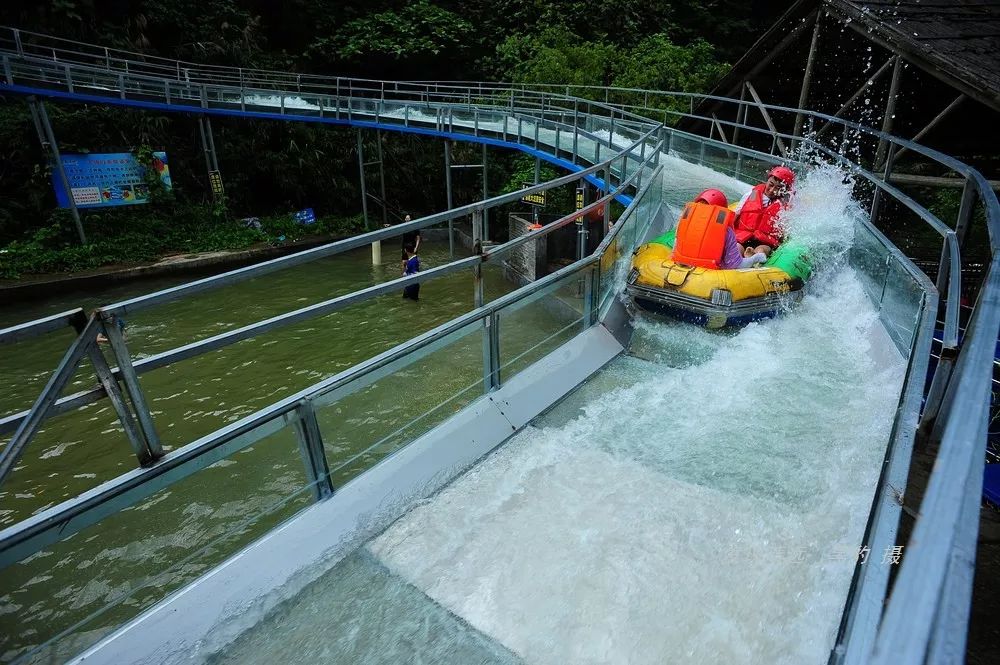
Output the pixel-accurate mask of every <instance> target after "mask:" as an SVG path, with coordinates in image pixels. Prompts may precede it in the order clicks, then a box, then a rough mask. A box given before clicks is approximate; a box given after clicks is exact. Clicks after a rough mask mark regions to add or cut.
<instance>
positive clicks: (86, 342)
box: [0, 316, 100, 485]
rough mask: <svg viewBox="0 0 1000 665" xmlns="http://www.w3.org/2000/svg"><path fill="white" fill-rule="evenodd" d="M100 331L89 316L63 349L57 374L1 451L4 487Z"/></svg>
mask: <svg viewBox="0 0 1000 665" xmlns="http://www.w3.org/2000/svg"><path fill="white" fill-rule="evenodd" d="M99 328H100V321H99V320H98V319H97V317H94V316H91V317H90V320H89V321H87V324H86V325H85V326H84V328H83V331H82V332H81V333H80V334H79V335H77V337H76V339H75V340H73V343H72V344H70V346H69V348H68V349H67V350H66V353H65V354H64V355H63V357H62V360H60V361H59V365H58V366H57V367H56V371H55V372H53V373H52V376H51V377H50V378H49V381H48V383H46V384H45V388H43V389H42V392H41V394H39V395H38V399H36V400H35V403H34V404H33V405H32V407H31V410H30V411H29V412H28V415H27V416H26V417H25V419H24V420H22V421H21V424H20V426H18V428H17V431H15V432H14V436H13V437H11V439H10V441H9V442H8V443H7V445H6V446H5V447H4V449H3V451H0V485H2V484H3V482H4V480H5V479H6V478H7V476H8V475H9V474H10V472H11V471H12V470H13V469H14V465H15V464H17V461H18V460H19V459H21V455H22V454H24V448H25V447H26V446H27V445H28V443H29V442H30V441H31V439H33V438H34V436H35V434H36V433H37V432H38V428H39V427H41V425H42V421H44V420H45V416H46V414H47V413H48V411H49V409H50V408H51V407H52V405H53V404H55V402H56V400H57V399H58V398H59V394H60V393H61V392H62V390H63V388H64V387H65V386H66V383H67V382H69V380H70V379H71V378H73V374H75V373H76V368H77V367H78V366H79V364H80V360H81V359H82V358H83V357H84V356H85V355H87V353H88V352H89V350H90V347H91V345H93V344H96V340H97V331H98V329H99Z"/></svg>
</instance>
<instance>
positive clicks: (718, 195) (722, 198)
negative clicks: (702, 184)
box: [694, 189, 728, 208]
mask: <svg viewBox="0 0 1000 665" xmlns="http://www.w3.org/2000/svg"><path fill="white" fill-rule="evenodd" d="M694 202H695V203H707V204H708V205H712V206H722V207H723V208H725V207H726V206H727V205H728V202H727V201H726V195H725V194H723V193H722V192H720V191H719V190H717V189H706V190H705V191H704V192H702V193H701V194H699V195H698V196H696V197H695V199H694Z"/></svg>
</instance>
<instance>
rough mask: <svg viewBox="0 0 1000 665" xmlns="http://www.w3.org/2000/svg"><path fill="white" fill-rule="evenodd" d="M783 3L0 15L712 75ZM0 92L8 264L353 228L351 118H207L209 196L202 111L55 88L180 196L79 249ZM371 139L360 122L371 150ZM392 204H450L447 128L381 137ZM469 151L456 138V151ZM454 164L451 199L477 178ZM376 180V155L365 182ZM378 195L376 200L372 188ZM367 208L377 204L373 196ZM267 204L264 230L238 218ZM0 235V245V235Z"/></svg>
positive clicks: (259, 44) (585, 77) (91, 223)
mask: <svg viewBox="0 0 1000 665" xmlns="http://www.w3.org/2000/svg"><path fill="white" fill-rule="evenodd" d="M788 4H789V3H788V2H784V3H764V2H740V1H737V0H715V1H712V0H675V1H673V2H667V1H663V0H658V1H657V0H654V1H652V2H640V1H639V0H601V1H598V0H575V1H573V2H563V3H555V2H539V1H537V0H492V1H490V2H487V1H485V0H465V1H461V2H459V1H458V0H433V1H432V0H418V1H417V2H405V1H385V0H374V1H369V2H359V1H357V0H346V1H342V0H285V1H284V2H281V3H275V2H270V1H268V0H131V1H130V0H43V1H42V2H37V1H28V0H7V2H5V3H4V6H3V7H2V8H0V24H4V25H8V26H14V27H18V28H21V29H24V30H31V31H36V32H41V33H47V34H52V35H57V36H61V37H66V38H71V39H76V40H80V41H85V42H93V43H99V44H103V45H107V46H113V47H118V48H123V49H128V50H132V51H137V52H142V53H147V54H151V55H160V56H165V57H172V58H181V59H186V60H191V61H197V62H205V63H217V64H226V65H238V66H244V67H258V68H270V69H281V70H288V71H299V72H310V73H322V74H336V75H342V76H359V77H366V78H387V79H424V80H428V79H440V80H507V81H510V80H515V81H520V82H542V83H579V84H588V85H619V86H628V87H646V88H656V89H663V90H684V91H704V90H707V89H709V88H710V87H711V85H712V83H713V82H714V80H716V79H717V78H718V77H719V76H720V75H721V74H722V73H723V72H724V71H725V70H726V68H727V67H728V64H727V63H730V62H732V61H734V60H735V59H737V58H738V57H739V56H740V55H741V54H742V53H743V52H744V51H745V50H746V49H747V48H748V47H749V46H750V44H752V42H753V41H754V40H755V39H756V38H757V37H758V36H759V33H760V31H762V30H764V29H766V27H767V26H769V25H770V23H771V22H772V21H773V19H774V18H775V16H776V15H777V14H778V13H779V12H780V11H782V10H783V9H784V8H785V6H787V5H788ZM3 102H4V103H3V104H0V151H2V157H0V246H6V251H5V252H4V253H2V254H0V277H14V276H16V275H18V274H25V273H31V272H47V271H65V270H80V269H85V268H91V267H96V266H99V265H103V264H107V263H116V262H129V261H141V260H147V259H150V258H153V257H155V256H158V255H161V254H163V253H167V252H171V251H200V250H207V249H226V248H237V247H245V246H247V245H250V244H253V243H256V242H269V241H275V240H276V239H277V238H278V237H282V236H284V237H285V238H291V237H294V235H297V234H301V233H302V232H303V231H302V230H300V229H296V228H294V226H295V225H294V224H293V223H291V222H289V221H288V218H287V217H286V216H285V215H287V213H288V212H290V211H293V210H297V209H301V208H304V207H312V208H314V209H315V211H316V213H317V215H319V217H320V224H319V225H318V227H310V230H318V231H321V232H326V233H334V234H337V233H349V232H353V231H356V230H358V229H359V228H360V222H359V221H358V216H357V215H358V213H359V212H360V208H361V201H360V191H359V183H358V172H357V163H356V152H355V151H356V148H355V141H356V137H355V134H354V132H353V131H351V130H343V129H333V128H330V127H328V126H318V125H304V124H301V125H300V124H292V123H282V122H272V121H247V120H236V119H216V120H213V128H214V133H215V142H216V145H217V148H218V151H219V161H220V167H221V171H222V175H223V178H224V180H225V186H226V191H227V195H228V198H227V201H226V204H225V206H224V207H220V206H218V205H215V204H213V203H212V201H211V196H210V193H209V189H208V183H207V178H206V175H205V167H204V161H203V156H202V153H201V146H200V136H199V133H198V125H197V121H196V119H195V118H193V117H191V116H186V115H179V114H176V115H175V114H166V113H157V112H148V111H133V110H126V109H115V108H110V107H92V106H85V105H72V104H60V105H56V104H49V105H48V108H49V113H50V116H51V118H52V122H53V126H54V128H55V131H56V135H57V137H58V140H59V142H60V146H61V148H62V149H63V150H64V151H65V152H88V151H89V152H116V151H127V150H132V151H135V150H138V149H139V148H140V147H147V148H148V147H152V148H154V149H162V150H166V151H167V152H168V153H169V155H170V161H171V173H172V177H173V181H174V185H175V187H174V192H173V194H172V195H169V196H163V197H159V199H158V201H157V202H156V203H155V204H152V205H145V206H131V207H129V208H126V209H112V210H101V211H87V212H85V214H84V225H85V228H86V230H87V233H88V237H89V238H90V240H91V244H90V245H88V246H86V247H80V246H79V245H78V244H77V242H76V237H75V233H74V232H73V226H72V223H71V222H70V220H69V217H68V215H67V214H66V211H63V210H58V209H56V208H55V202H54V196H53V194H52V191H51V185H50V173H49V167H48V166H47V160H46V155H45V154H44V153H43V152H42V150H41V148H40V147H39V145H38V140H37V138H36V137H35V132H34V128H33V126H32V124H31V120H30V116H29V115H28V113H27V108H26V106H25V104H24V102H23V100H21V99H19V98H14V97H8V98H4V99H3ZM376 140H377V139H376V137H375V135H374V134H373V133H371V132H368V133H366V135H365V141H366V151H369V150H370V151H372V152H370V153H369V154H374V149H375V145H374V142H375V141H376ZM382 141H383V150H384V153H385V163H386V180H387V182H386V185H387V199H388V201H387V202H386V204H387V207H388V210H389V211H390V219H391V220H392V221H394V220H395V219H398V217H400V216H401V215H402V212H403V211H404V210H405V211H411V212H415V213H418V214H419V213H423V212H427V211H432V210H437V209H441V208H443V207H444V192H443V188H444V182H443V181H444V179H443V173H442V170H443V166H442V163H443V161H442V151H443V148H442V146H441V144H440V142H439V141H437V142H435V141H431V140H428V139H421V138H415V137H410V136H400V135H384V136H383V138H382ZM478 158H479V155H478V149H477V148H476V147H474V146H461V145H460V146H456V153H455V160H456V163H463V162H465V163H471V162H475V161H477V159H478ZM490 166H491V174H490V183H489V184H490V191H494V192H495V191H498V190H500V189H502V188H505V187H509V186H510V185H511V184H512V183H514V182H515V181H519V178H520V177H521V176H520V175H517V174H516V173H515V171H516V170H518V169H519V168H521V167H522V166H523V165H518V164H517V163H516V162H515V161H514V156H513V155H506V154H502V153H500V152H499V151H491V153H490ZM477 177H478V176H474V175H472V174H469V175H467V176H463V177H459V178H457V179H456V182H455V187H456V202H458V203H464V202H467V201H470V200H473V199H475V198H478V196H479V195H480V192H481V187H482V184H481V181H478V180H477ZM376 182H377V174H376V172H375V171H372V173H371V174H370V177H369V183H370V186H373V185H372V184H371V183H376ZM373 203H374V202H373ZM373 209H374V210H375V213H374V215H373V217H375V218H379V217H380V216H381V212H380V209H379V208H378V206H377V205H375V206H373ZM248 216H258V217H261V218H262V219H263V224H262V228H261V229H251V228H246V227H245V226H244V225H243V224H242V223H241V222H240V221H239V220H240V219H241V218H244V217H248ZM0 251H3V250H0Z"/></svg>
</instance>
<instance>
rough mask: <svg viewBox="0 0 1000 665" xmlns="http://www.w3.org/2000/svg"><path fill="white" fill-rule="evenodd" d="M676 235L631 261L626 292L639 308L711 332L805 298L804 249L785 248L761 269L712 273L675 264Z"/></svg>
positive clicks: (806, 264) (648, 245) (645, 247)
mask: <svg viewBox="0 0 1000 665" xmlns="http://www.w3.org/2000/svg"><path fill="white" fill-rule="evenodd" d="M673 239H674V238H673V232H672V231H671V232H669V233H666V234H664V235H662V236H660V237H659V238H656V239H655V240H653V241H652V242H649V243H646V244H645V245H641V246H640V247H639V248H638V249H636V251H635V253H634V254H633V257H632V269H631V271H630V272H629V275H628V280H627V285H626V287H625V288H626V291H627V292H628V294H629V296H631V298H632V300H633V301H634V302H635V304H636V305H638V306H639V307H641V308H643V309H645V310H648V311H651V312H655V313H657V314H664V315H667V316H672V317H676V318H681V319H684V320H688V321H693V322H695V323H698V324H700V325H704V326H706V327H708V328H721V327H723V326H735V325H743V324H746V323H749V322H750V321H755V320H757V319H762V318H767V317H770V316H774V315H775V314H776V313H777V312H778V311H780V309H781V308H782V307H783V306H785V305H786V304H788V303H791V302H796V301H798V300H800V299H801V297H802V288H803V286H804V285H805V283H806V281H807V280H808V279H809V276H810V274H811V272H812V268H811V266H810V265H809V260H808V257H807V255H806V250H805V248H804V247H803V246H801V245H795V244H794V243H784V244H782V245H781V246H780V247H778V249H776V250H775V251H774V253H773V254H771V257H770V258H769V259H768V261H767V262H766V263H765V264H763V265H762V266H758V267H754V268H744V269H741V270H714V269H711V268H700V267H692V266H688V265H684V264H682V263H677V262H675V261H674V260H673V259H672V256H673Z"/></svg>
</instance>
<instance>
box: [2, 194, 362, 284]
mask: <svg viewBox="0 0 1000 665" xmlns="http://www.w3.org/2000/svg"><path fill="white" fill-rule="evenodd" d="M137 208H138V209H133V210H129V211H128V212H127V213H126V211H122V210H108V211H103V212H94V213H91V214H88V215H87V216H86V217H85V224H86V231H87V237H88V239H89V241H90V242H89V243H88V244H87V245H80V244H79V242H78V241H77V240H76V231H75V230H74V226H73V221H72V217H71V216H70V214H69V211H68V210H61V209H60V210H56V211H55V212H54V213H52V214H51V215H50V216H49V219H48V223H47V224H46V225H45V226H42V227H41V228H39V229H38V230H37V231H35V232H34V233H33V234H32V235H31V236H30V237H29V238H27V239H26V240H21V241H14V242H11V243H9V244H8V245H7V246H6V247H4V248H3V249H0V278H2V279H16V278H18V277H20V276H22V275H28V274H35V273H53V272H78V271H81V270H91V269H94V268H99V267H102V266H106V265H114V264H122V265H130V264H136V263H144V262H150V261H154V260H156V259H158V258H159V257H161V256H164V255H166V254H171V253H189V252H210V251H222V250H239V249H247V248H250V247H254V246H260V245H268V244H282V243H284V242H291V241H294V240H300V239H302V238H306V237H329V236H332V237H346V236H349V235H353V234H356V233H358V232H359V231H360V230H361V229H362V227H363V225H364V223H363V221H362V219H361V218H360V216H351V217H343V216H332V215H331V216H326V217H322V218H320V219H318V220H317V222H316V223H315V224H310V225H308V226H304V225H302V224H300V223H298V222H296V221H295V220H294V219H293V218H292V216H291V215H278V216H272V217H264V218H261V219H260V220H259V221H260V228H259V229H258V228H255V227H254V226H252V225H248V224H247V223H245V222H244V221H242V220H225V219H220V218H219V217H218V214H217V212H216V210H215V208H216V207H215V206H212V205H197V206H187V205H179V206H176V207H174V208H172V209H171V210H170V212H169V214H165V213H164V211H162V210H161V211H157V210H155V209H153V208H149V207H138V206H137ZM123 213H124V214H123Z"/></svg>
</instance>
